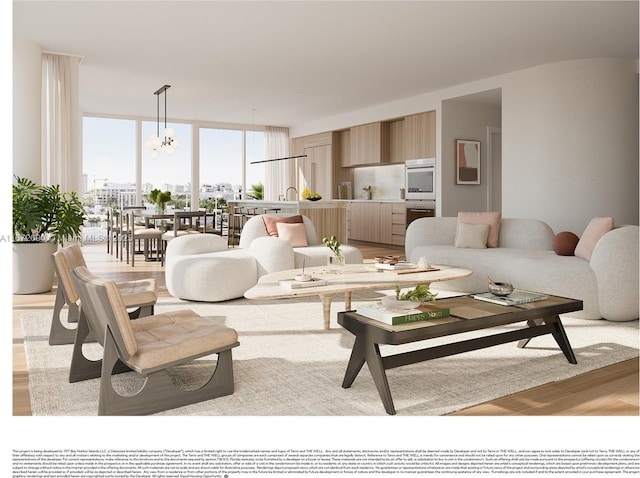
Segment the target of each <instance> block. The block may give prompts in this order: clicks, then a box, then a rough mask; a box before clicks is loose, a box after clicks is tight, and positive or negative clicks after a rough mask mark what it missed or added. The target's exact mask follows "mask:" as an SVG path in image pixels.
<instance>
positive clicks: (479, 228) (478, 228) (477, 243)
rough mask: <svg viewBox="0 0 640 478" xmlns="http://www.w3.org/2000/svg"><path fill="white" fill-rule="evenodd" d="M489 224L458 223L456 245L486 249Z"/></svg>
mask: <svg viewBox="0 0 640 478" xmlns="http://www.w3.org/2000/svg"><path fill="white" fill-rule="evenodd" d="M489 229H490V226H489V224H465V223H463V222H461V223H459V224H458V228H457V230H456V242H455V245H456V247H468V248H470V249H486V247H487V237H489Z"/></svg>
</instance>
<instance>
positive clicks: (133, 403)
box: [73, 266, 240, 415]
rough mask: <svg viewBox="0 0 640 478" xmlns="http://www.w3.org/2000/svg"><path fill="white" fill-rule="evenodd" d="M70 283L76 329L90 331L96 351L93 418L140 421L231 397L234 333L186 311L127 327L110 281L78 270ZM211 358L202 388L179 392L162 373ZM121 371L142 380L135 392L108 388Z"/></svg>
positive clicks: (118, 296) (119, 297) (141, 320)
mask: <svg viewBox="0 0 640 478" xmlns="http://www.w3.org/2000/svg"><path fill="white" fill-rule="evenodd" d="M73 277H74V281H75V284H76V286H77V288H78V292H79V294H80V300H81V304H82V308H83V311H84V312H83V314H82V315H81V318H82V321H81V322H80V323H79V324H78V327H80V326H82V328H83V329H84V328H86V329H87V330H88V331H90V332H91V333H92V334H93V335H94V336H95V337H96V338H97V340H98V342H99V343H100V345H101V346H102V354H103V355H102V365H101V374H100V395H99V403H98V415H146V414H151V413H157V412H160V411H163V410H168V409H172V408H176V407H181V406H184V405H189V404H192V403H196V402H201V401H204V400H210V399H213V398H217V397H222V396H225V395H230V394H232V393H233V391H234V378H233V361H232V354H231V351H232V349H233V348H234V347H237V346H238V345H240V344H239V342H238V333H237V332H236V330H234V329H232V328H229V327H226V326H224V325H219V324H218V323H217V321H216V320H215V319H213V318H211V317H201V316H199V315H198V314H196V313H195V312H194V311H193V310H191V309H180V310H174V311H171V312H166V313H162V314H156V315H151V316H147V317H142V318H139V319H137V320H133V321H132V320H129V316H128V315H127V310H126V307H125V305H124V302H123V299H122V295H121V293H120V291H119V290H118V287H117V286H116V284H115V283H114V282H113V281H110V280H107V279H103V278H100V277H96V276H94V275H93V274H91V273H90V272H89V270H88V269H87V268H86V267H82V266H81V267H77V268H75V269H74V271H73ZM214 354H216V355H217V360H216V363H215V368H214V369H213V371H212V373H211V375H210V376H209V378H208V380H207V381H206V382H205V383H204V384H203V385H200V386H198V387H193V386H190V387H185V388H183V387H181V386H180V385H178V384H176V383H174V381H173V380H172V378H171V376H170V374H169V373H168V370H169V369H172V370H173V371H174V372H175V373H178V374H179V373H180V372H181V370H176V366H179V365H184V364H191V365H195V364H192V362H194V361H195V360H196V359H198V358H202V357H206V356H210V355H214ZM187 367H188V366H187ZM124 370H129V371H131V372H135V374H138V375H140V376H141V377H142V378H143V379H144V384H143V385H142V387H139V388H138V390H137V391H136V392H123V391H122V390H120V389H119V388H117V387H114V383H113V381H112V379H113V375H114V374H115V373H120V372H123V371H124ZM183 372H185V373H186V372H188V371H187V370H183Z"/></svg>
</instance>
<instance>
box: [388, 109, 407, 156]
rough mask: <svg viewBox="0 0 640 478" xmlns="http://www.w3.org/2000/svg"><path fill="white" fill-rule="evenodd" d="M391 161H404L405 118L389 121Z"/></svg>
mask: <svg viewBox="0 0 640 478" xmlns="http://www.w3.org/2000/svg"><path fill="white" fill-rule="evenodd" d="M388 124H389V162H390V163H392V164H397V163H404V161H405V152H404V148H405V144H404V118H400V119H397V120H393V121H389V122H388Z"/></svg>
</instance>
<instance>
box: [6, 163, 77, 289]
mask: <svg viewBox="0 0 640 478" xmlns="http://www.w3.org/2000/svg"><path fill="white" fill-rule="evenodd" d="M84 219H85V210H84V207H83V206H82V203H81V202H80V200H79V199H78V196H77V194H76V193H75V192H69V193H65V192H62V191H60V186H59V185H55V186H42V185H38V184H36V183H35V182H34V181H32V180H31V179H27V178H21V177H17V176H16V177H15V183H14V184H13V293H14V294H39V293H41V292H47V291H49V290H51V287H52V286H53V264H52V261H51V254H53V253H54V252H55V250H56V248H57V247H58V245H63V244H64V243H65V242H67V241H73V240H79V238H80V231H81V227H82V224H83V222H84Z"/></svg>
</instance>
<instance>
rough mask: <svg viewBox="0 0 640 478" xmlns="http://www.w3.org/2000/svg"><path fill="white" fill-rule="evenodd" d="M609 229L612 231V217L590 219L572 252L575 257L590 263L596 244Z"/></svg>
mask: <svg viewBox="0 0 640 478" xmlns="http://www.w3.org/2000/svg"><path fill="white" fill-rule="evenodd" d="M611 229H613V218H612V217H594V218H593V219H591V221H590V222H589V224H587V227H586V228H585V230H584V232H583V233H582V237H581V238H580V240H579V241H578V245H577V246H576V250H575V252H574V254H575V256H576V257H580V258H582V259H585V260H587V261H590V260H591V254H593V249H594V248H595V247H596V243H597V242H598V241H599V240H600V238H601V237H602V236H604V235H605V234H606V233H607V232H609V231H610V230H611Z"/></svg>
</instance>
